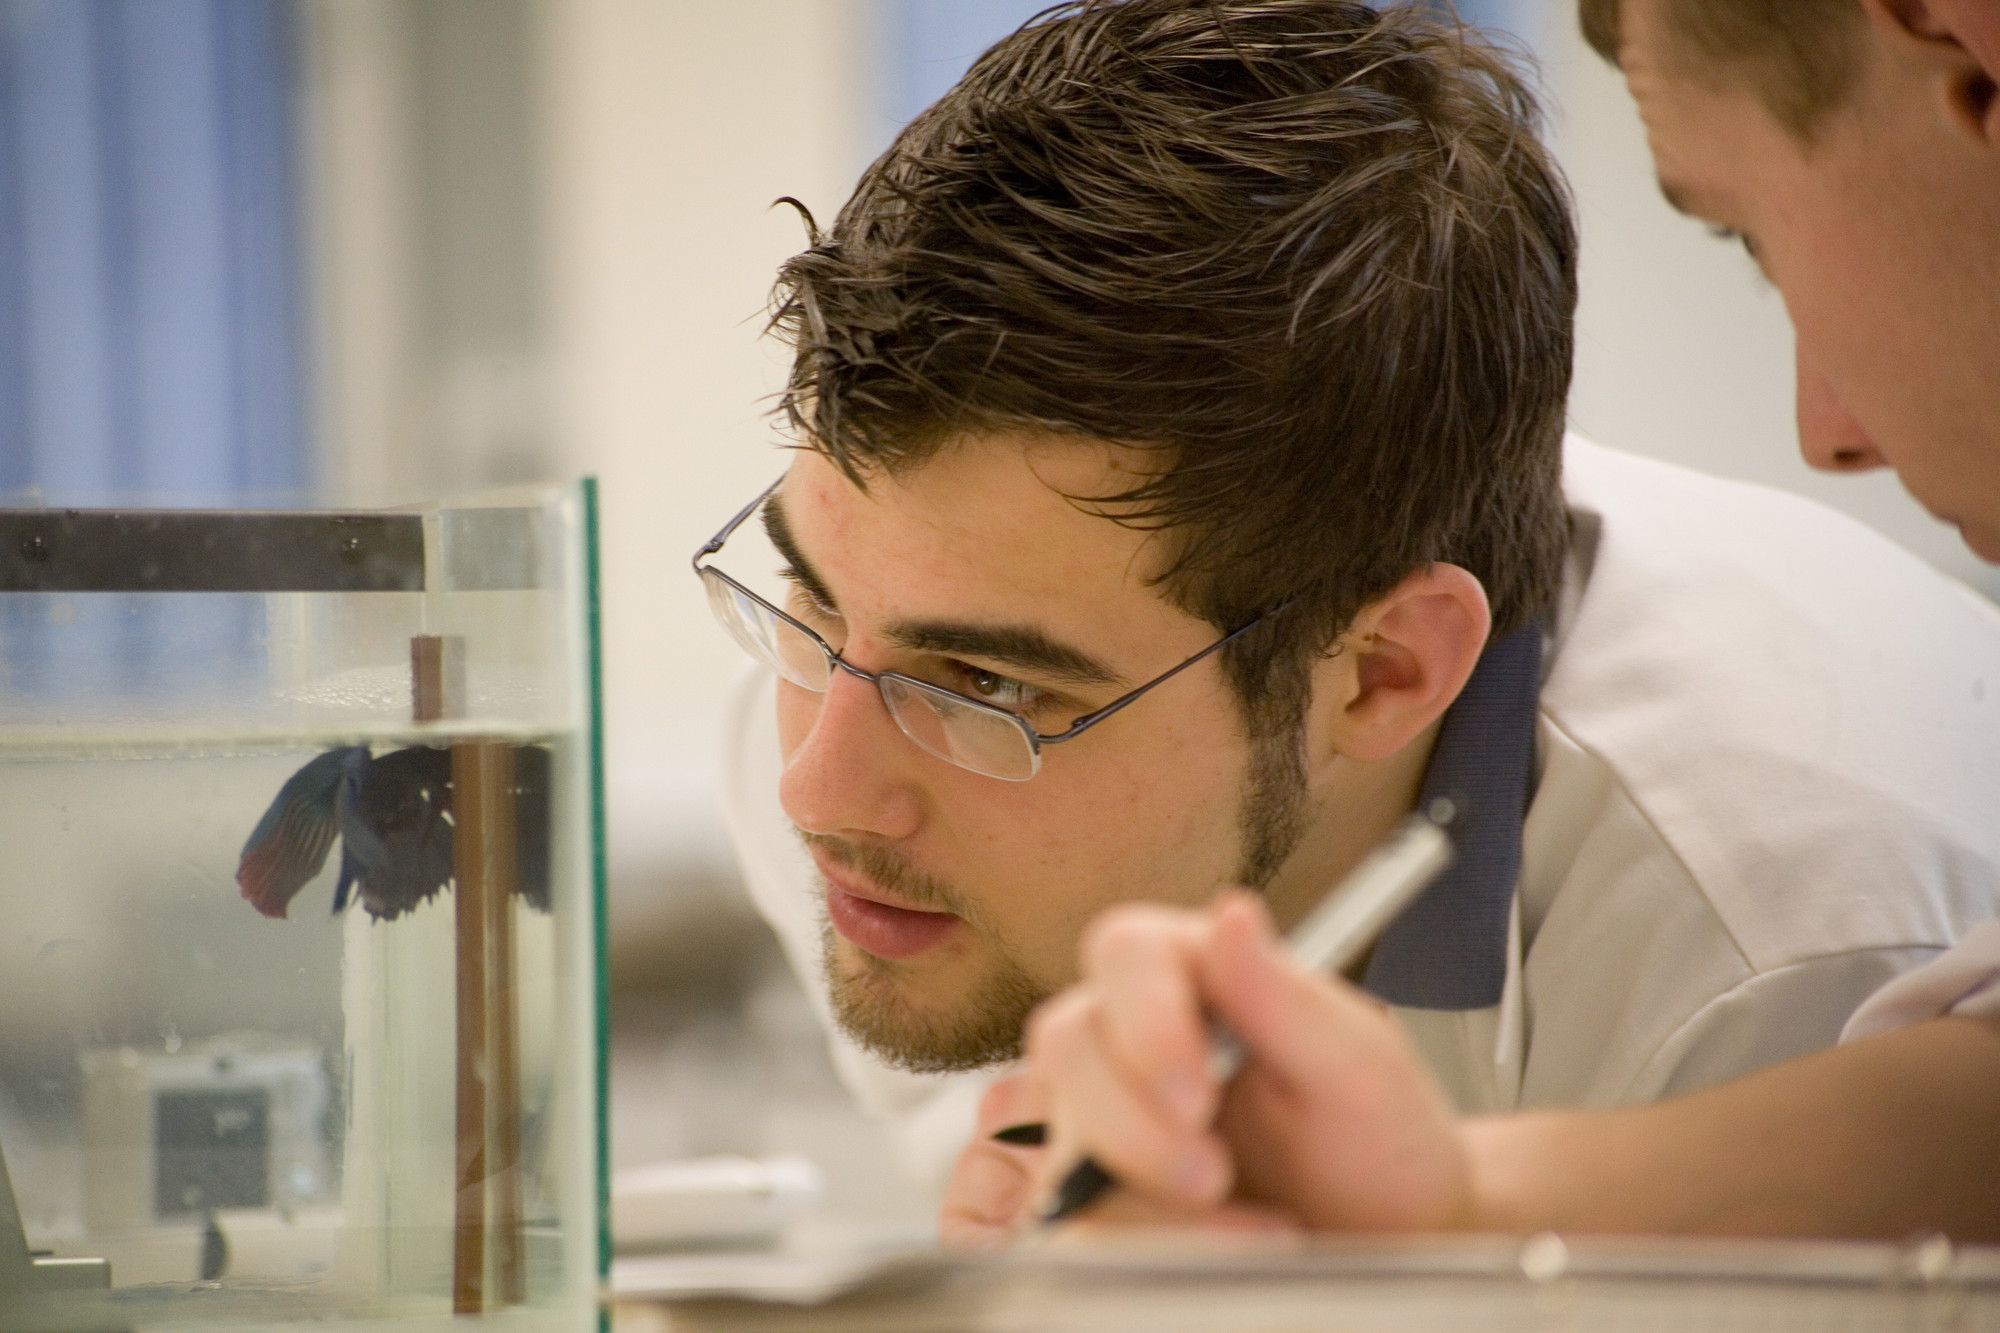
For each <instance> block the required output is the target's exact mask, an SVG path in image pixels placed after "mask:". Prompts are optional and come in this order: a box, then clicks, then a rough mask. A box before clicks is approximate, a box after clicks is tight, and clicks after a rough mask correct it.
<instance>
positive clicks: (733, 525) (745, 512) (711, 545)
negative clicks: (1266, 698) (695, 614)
mask: <svg viewBox="0 0 2000 1333" xmlns="http://www.w3.org/2000/svg"><path fill="white" fill-rule="evenodd" d="M784 482H785V479H784V478H783V477H780V478H778V479H777V480H776V481H774V482H772V483H771V484H770V485H769V486H766V487H765V488H764V489H763V490H761V491H759V492H758V493H757V498H756V499H754V500H752V501H751V502H750V503H749V504H747V505H744V506H743V509H742V511H741V512H740V513H738V514H737V515H736V517H735V518H732V519H730V520H729V521H728V522H727V523H725V524H723V525H722V531H720V532H718V533H716V534H715V535H714V536H713V537H710V538H709V539H708V540H707V541H705V542H703V543H702V544H701V549H700V550H698V551H696V552H695V553H694V559H693V560H691V561H690V562H689V563H690V564H692V565H693V566H694V572H695V573H697V574H699V573H701V561H702V557H703V556H710V555H714V554H715V553H716V552H717V551H720V550H721V549H722V544H723V543H724V542H726V541H728V540H729V536H730V534H731V533H733V532H735V531H736V529H738V528H740V527H742V526H743V523H744V520H745V519H747V518H749V517H750V515H752V514H754V513H756V512H757V506H758V505H761V504H763V503H764V501H766V500H768V499H770V498H771V492H773V491H775V490H777V489H778V487H780V486H782V485H784ZM1244 628H1245V629H1248V628H1249V626H1248V625H1246V626H1244Z"/></svg>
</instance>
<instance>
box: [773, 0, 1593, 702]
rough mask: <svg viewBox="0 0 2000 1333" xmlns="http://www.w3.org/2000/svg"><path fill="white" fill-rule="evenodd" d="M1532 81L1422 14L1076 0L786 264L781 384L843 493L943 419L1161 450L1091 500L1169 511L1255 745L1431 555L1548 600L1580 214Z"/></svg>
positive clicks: (1475, 41) (926, 445) (956, 430)
mask: <svg viewBox="0 0 2000 1333" xmlns="http://www.w3.org/2000/svg"><path fill="white" fill-rule="evenodd" d="M1536 119H1537V112H1536V106H1535V102H1534V99H1533V96H1532V95H1531V93H1530V92H1529V91H1528V89H1527V88H1526V87H1525V86H1524V85H1523V83H1522V81H1521V80H1520V78H1519V77H1517V76H1516V74H1515V73H1514V72H1513V71H1512V69H1511V68H1510V67H1509V65H1508V63H1507V62H1506V61H1505V60H1504V59H1503V58H1502V57H1501V56H1500V55H1499V54H1497V53H1496V52H1495V51H1494V50H1493V49H1491V48H1489V47H1488V46H1486V45H1484V44H1482V42H1481V41H1480V39H1479V38H1478V37H1477V36H1476V35H1474V34H1472V33H1469V32H1466V31H1464V30H1462V29H1461V28H1459V27H1458V26H1456V25H1450V24H1443V23H1440V22H1438V21H1437V20H1436V19H1434V18H1432V17H1430V16H1429V15H1428V14H1426V13H1425V12H1424V11H1423V10H1422V9H1421V8H1420V7H1418V6H1396V7H1390V8H1384V9H1381V10H1377V9H1374V8H1372V7H1370V6H1367V5H1362V4H1352V3H1337V2H1336V0H1212V2H1205V0H1125V3H1110V2H1109V0H1078V2H1077V3H1071V4H1065V5H1059V6H1057V7H1055V8H1053V9H1050V10H1047V11H1045V12H1044V13H1042V14H1041V15H1038V16H1037V17H1036V18H1035V19H1033V20H1031V21H1030V22H1029V23H1028V25H1027V26H1025V27H1023V28H1022V29H1021V30H1020V31H1018V32H1016V33H1015V34H1014V35H1012V36H1011V37H1008V38H1006V39H1005V40H1003V41H1001V42H1000V43H999V44H998V45H996V46H994V47H993V48H992V49H991V50H990V51H988V52H987V53H986V54H985V55H984V56H982V57H980V59H979V60H978V62H977V63H975V64H974V65H973V66H972V69H971V71H970V72H969V73H968V74H967V75H966V76H965V78H964V80H963V81H962V82H960V83H959V84H958V86H957V87H955V88H953V89H952V90H951V91H950V92H949V93H947V94H946V95H945V96H944V97H943V98H942V99H940V100H939V101H938V102H937V103H936V104H935V105H933V106H932V107H931V108H930V109H929V110H927V111H925V112H924V113H923V114H922V115H921V116H919V117H917V119H916V120H914V121H913V122H911V124H910V125H909V126H908V127H907V128H906V129H905V130H904V131H903V133H902V134H901V135H900V136H899V137H898V138H897V140H896V142H895V143H894V144H893V145H892V146H891V147H890V148H889V150H888V151H887V152H886V153H885V154H883V156H882V157H881V158H880V159H878V160H877V161H876V162H875V163H874V164H873V165H872V166H871V167H869V169H868V170H867V172H866V173H865V174H864V175H863V177H862V179H861V183H860V185H859V187H858V188H857V189H856V190H855V193H854V196H853V198H851V199H850V200H849V201H848V203H847V205H846V207H845V208H843V209H842V210H841V212H840V215H839V217H838V218H837V219H836V220H835V222H834V224H833V227H832V228H831V230H830V231H828V232H826V233H825V234H823V235H822V234H817V233H816V234H814V235H813V237H812V246H811V248H810V249H808V250H807V251H806V252H805V253H803V254H800V255H798V256H796V257H795V258H793V259H792V260H791V261H789V262H788V263H787V264H786V265H785V266H784V269H783V270H782V273H781V275H780V278H779V281H778V286H777V292H776V297H775V302H776V311H777V313H776V316H775V321H774V323H775V326H776V327H777V328H778V329H779V330H780V331H781V332H782V333H783V334H784V336H785V337H787V338H788V339H789V340H790V342H791V343H792V345H793V346H794V347H795V349H796V360H795V363H794V366H793V370H792V376H791V381H790V385H789V388H788V390H787V392H786V394H785V397H784V400H783V407H784V410H785V411H786V413H787V414H788V415H789V417H790V420H791V421H792V423H793V425H794V427H795V428H796V429H797V430H798V431H799V432H800V433H801V435H802V436H803V438H804V439H805V440H807V441H808V442H809V443H810V444H811V445H812V446H813V447H815V448H817V449H819V450H821V451H822V452H823V453H824V454H826V456H827V457H828V458H830V459H831V460H832V461H833V462H835V463H836V464H837V465H838V466H840V467H841V468H842V469H843V470H844V471H845V472H846V473H847V475H848V476H849V477H850V478H851V479H852V480H854V481H855V482H856V483H857V484H860V485H866V484H867V479H868V477H869V475H870V474H871V473H875V472H878V471H884V472H887V473H890V474H895V473H896V472H898V471H899V470H902V469H908V468H912V467H915V466H918V465H920V464H921V463H923V462H924V461H925V460H926V459H928V458H929V457H931V456H932V455H933V454H934V453H935V452H936V451H937V450H938V449H940V448H941V447H943V446H944V445H946V444H947V443H948V442H950V441H951V440H952V439H954V438H957V437H960V436H963V435H967V434H979V433H985V432H1003V431H1019V430H1033V431H1054V432H1064V433H1071V434H1075V435H1078V436H1084V437H1091V438H1095V439H1101V440H1111V441H1119V442H1123V443H1128V444H1134V445H1139V446H1143V447H1146V448H1149V449H1152V450H1156V451H1157V454H1158V466H1157V468H1156V469H1155V470H1153V471H1152V472H1151V474H1150V475H1148V476H1147V478H1146V479H1145V480H1144V481H1143V483H1142V484H1141V485H1139V486H1137V487H1136V488H1135V489H1133V490H1131V491H1129V492H1126V493H1124V494H1120V495H1116V496H1093V497H1076V498H1077V499H1078V500H1079V502H1086V501H1087V502H1088V503H1091V504H1093V505H1096V506H1098V507H1100V509H1101V511H1102V512H1106V513H1109V514H1115V516H1116V517H1117V519H1118V521H1120V522H1126V523H1133V524H1142V525H1146V526H1151V527H1156V528H1159V529H1163V530H1164V535H1165V536H1166V537H1167V538H1168V539H1169V540H1170V542H1171V543H1172V544H1171V546H1170V547H1169V550H1170V559H1169V561H1168V564H1167V567H1166V569H1165V571H1164V573H1163V574H1162V575H1161V576H1160V581H1161V584H1162V586H1163V588H1164V590H1165V594H1166V595H1167V596H1168V597H1169V598H1170V599H1171V600H1172V601H1173V602H1174V603H1175V604H1177V605H1179V606H1180V607H1182V608H1184V609H1186V610H1188V611H1189V612H1191V613H1193V614H1196V615H1199V616H1201V617H1203V618H1205V619H1207V620H1208V621H1210V622H1211V623H1213V624H1214V625H1215V626H1216V627H1217V628H1218V629H1233V628H1235V627H1237V626H1240V625H1242V624H1244V623H1246V622H1248V621H1249V620H1251V619H1252V618H1253V617H1255V616H1257V615H1258V614H1259V613H1261V612H1264V611H1267V610H1269V609H1271V608H1273V607H1276V606H1278V605H1280V604H1281V603H1285V602H1288V601H1290V602H1292V603H1293V605H1292V606H1291V608H1290V609H1289V610H1287V611H1286V612H1285V613H1284V614H1283V615H1280V616H1277V617H1274V618H1273V619H1272V620H1271V621H1270V622H1269V624H1268V625H1267V626H1263V627H1259V628H1258V629H1257V630H1256V631H1254V632H1252V633H1251V634H1248V635H1246V636H1244V638H1243V639H1241V640H1239V641H1238V643H1236V644H1233V645H1231V647H1230V649H1229V650H1228V652H1227V655H1226V657H1225V663H1224V665H1225V669H1226V671H1227V673H1228V675H1229V676H1230V678H1231V682H1232V684H1233V686H1234V688H1235V689H1236V691H1237V693H1238V695H1239V696H1240V697H1241V699H1242V701H1243V703H1244V706H1245V714H1246V717H1247V719H1248V721H1249V724H1250V729H1251V733H1252V735H1253V736H1267V737H1268V736H1274V735H1286V734H1289V730H1290V729H1295V728H1296V727H1297V725H1298V722H1299V719H1300V717H1301V715H1302V709H1303V707H1304V703H1305V700H1306V696H1307V693H1308V690H1309V673H1310V669H1311V662H1312V659H1313V658H1314V656H1315V655H1316V654H1318V653H1322V652H1324V651H1325V650H1326V649H1327V648H1328V646H1329V645H1330V644H1332V643H1333V641H1334V640H1335V639H1336V638H1337V637H1338V635H1339V633H1340V631H1341V630H1342V629H1344V628H1345V627H1346V626H1347V624H1348V623H1349V622H1350V621H1351V620H1352V618H1353V616H1354V615H1355V613H1356V612H1357V611H1359V610H1360V609H1361V608H1362V607H1363V606H1365V605H1367V604H1368V603H1369V602H1370V601H1372V600H1374V599H1376V598H1378V597H1380V596H1382V595H1383V594H1385V593H1387V592H1388V591H1389V590H1390V589H1392V588H1393V587H1394V586H1395V585H1396V584H1397V583H1398V582H1400V581H1401V580H1402V579H1403V578H1404V577H1405V576H1407V575H1408V574H1409V573H1411V572H1412V571H1413V570H1416V569H1418V568H1421V567H1422V566H1424V565H1426V564H1428V563H1430V562H1434V561H1449V562H1452V563H1454V564H1458V565H1462V566H1464V567H1465V568H1466V569H1468V570H1470V571H1471V572H1472V573H1473V574H1474V575H1476V576H1477V577H1478V578H1479V580H1480V582H1481V583H1483V584H1484V585H1485V587H1486V591H1487V595H1488V597H1489V598H1490V599H1491V601H1492V604H1493V609H1494V621H1495V625H1494V628H1495V633H1496V635H1497V634H1505V633H1506V632H1508V631H1509V630H1511V629H1513V628H1515V627H1517V626H1520V625H1523V624H1526V623H1527V622H1529V621H1530V620H1531V619H1533V618H1534V617H1535V616H1536V615H1537V614H1538V613H1539V612H1541V610H1542V609H1543V608H1544V607H1545V606H1546V605H1547V604H1548V603H1549V602H1550V600H1551V598H1552V596H1553V592H1554V589H1555V586H1556V581H1557V578H1558V573H1559V567H1560V565H1561V560H1562V553H1563V550H1564V546H1565V543H1566V540H1567V533H1568V529H1567V522H1566V517H1565V513H1564V509H1563V502H1562V497H1561V493H1560V488H1559V480H1560V438H1561V431H1562V422H1563V399H1564V395H1565V393H1566V391H1567V389H1568V385H1569V377H1570V323H1571V314H1572V310H1573V307H1574V305H1575V297H1576V284H1575V254H1576V238H1575V233H1574V229H1573V226H1572V223H1571V219H1570V214H1569V207H1568V199H1567V196H1566V193H1565V191H1564V188H1563V185H1562V183H1561V181H1560V179H1559V177H1558V174H1557V172H1556V170H1555V168H1554V167H1553V165H1552V164H1551V163H1550V160H1549V158H1548V156H1547V155H1546V154H1545V153H1544V151H1543V149H1542V147H1541V146H1540V144H1538V143H1537V142H1536V139H1535V137H1534V130H1535V124H1536Z"/></svg>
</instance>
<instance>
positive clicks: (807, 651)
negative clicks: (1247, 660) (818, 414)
mask: <svg viewBox="0 0 2000 1333" xmlns="http://www.w3.org/2000/svg"><path fill="white" fill-rule="evenodd" d="M778 484H779V483H777V482H773V483H771V485H770V486H769V487H767V488H766V489H765V490H764V493H763V494H762V495H759V496H758V497H757V498H756V499H755V500H752V501H751V502H750V504H749V505H748V506H746V507H745V508H744V510H743V512H742V513H740V514H738V515H737V516H736V517H735V518H732V519H730V520H729V522H728V524H727V525H726V526H724V528H723V529H722V531H720V532H718V533H716V534H715V536H714V537H712V538H710V539H709V540H708V541H707V542H705V543H704V544H703V545H702V548H701V549H700V550H699V551H696V552H695V553H694V572H695V573H696V574H697V575H698V576H699V577H700V578H701V581H702V585H703V587H705V588H706V589H707V591H708V604H709V607H710V609H712V610H713V611H714V612H715V618H716V619H717V620H718V621H720V622H721V624H722V628H723V629H725V630H727V631H728V632H729V637H731V638H732V639H734V640H736V642H737V643H738V644H739V645H741V647H742V648H743V651H745V652H747V653H749V654H750V656H752V657H754V658H756V659H757V660H758V661H759V662H762V663H763V664H764V665H765V666H767V667H769V668H771V670H773V671H775V672H777V673H778V674H779V675H780V676H782V677H784V679H786V680H788V681H790V682H791V683H792V684H794V685H797V686H799V687H800V688H801V689H807V690H811V691H812V692H813V693H815V694H824V693H826V691H827V690H828V689H829V688H831V687H832V684H833V673H834V669H835V668H836V667H837V668H839V669H840V670H842V671H845V672H846V673H847V674H848V675H850V676H854V677H856V678H858V679H860V680H865V681H867V682H868V683H870V684H871V685H873V686H874V687H875V690H876V693H878V694H879V695H881V696H882V705H883V707H885V708H887V709H888V710H889V716H890V717H891V718H894V719H895V722H896V726H897V727H898V728H899V729H901V731H902V733H903V734H904V735H905V736H908V737H909V738H910V739H911V740H913V741H915V742H916V743H917V745H918V747H919V748H921V749H923V750H924V751H925V752H926V753H928V754H932V755H935V756H937V757H938V758H939V759H943V760H945V761H946V762H947V763H953V764H957V765H958V766H959V767H960V768H966V769H970V770H972V771H973V772H974V773H983V774H985V775H986V776H987V777H993V778H1000V779H1002V780H1004V781H1007V782H1026V781H1027V780H1028V779H1029V778H1031V777H1033V776H1035V774H1036V773H1038V772H1040V771H1041V767H1042V747H1043V746H1044V745H1055V744H1057V743H1058V742H1061V741H1066V740H1073V739H1074V738H1076V737H1077V736H1080V735H1082V734H1083V733H1084V732H1085V731H1087V730H1089V729H1090V728H1091V727H1094V726H1096V725H1097V724H1098V723H1099V722H1102V721H1103V720H1104V719H1105V718H1107V717H1110V716H1111V715H1112V714H1113V713H1116V712H1118V711H1119V710H1120V709H1122V708H1124V707H1125V706H1126V705H1128V704H1131V703H1133V702H1135V701H1137V700H1138V699H1139V697H1140V696H1141V695H1144V694H1145V693H1146V692H1147V691H1149V690H1151V689H1153V688H1155V687H1156V686H1159V685H1163V684H1165V683H1166V682H1167V681H1169V680H1172V679H1173V678H1174V677H1175V676H1178V675H1179V674H1180V673H1181V672H1183V671H1186V670H1187V669H1188V668H1189V667H1191V666H1193V665H1194V664H1195V663H1196V662H1199V661H1201V660H1202V659H1203V658H1204V657H1207V656H1209V655H1210V654H1211V653H1215V652H1218V651H1220V650H1221V649H1222V648H1223V647H1224V646H1225V645H1227V644H1230V643H1233V642H1234V641H1235V640H1236V639H1238V638H1240V637H1241V636H1243V635H1244V634H1247V633H1249V632H1250V630H1252V629H1254V628H1255V627H1256V626H1258V625H1259V624H1262V623H1263V622H1264V621H1265V620H1267V619H1269V618H1270V617H1271V616H1274V615H1276V614H1277V613H1278V612H1280V611H1282V610H1284V609H1285V607H1286V606H1287V605H1289V604H1290V603H1289V602H1285V603H1280V604H1279V605H1277V606H1275V607H1272V608H1271V609H1270V610H1269V611H1266V612H1264V613H1263V614H1262V615H1259V616H1257V617H1256V618H1255V619H1253V620H1251V621H1250V622H1249V623H1248V624H1245V625H1242V626H1240V627H1239V628H1237V629H1234V630H1231V631H1230V632H1229V633H1227V634H1225V635H1223V636H1222V637H1221V638H1219V639H1217V640H1216V641H1215V642H1214V643H1211V644H1210V645H1208V647H1206V648H1204V649H1202V650H1201V651H1200V652H1198V653H1196V654H1195V655H1194V656H1193V657H1190V658H1189V659H1188V660H1187V661H1185V662H1182V663H1181V664H1180V665H1179V666H1177V667H1175V668H1173V669H1172V670H1171V671H1167V672H1165V673H1163V674H1161V675H1158V676H1155V677H1154V678H1153V679H1151V680H1149V681H1147V682H1146V683H1145V684H1144V685H1141V686H1140V687H1139V688H1138V689H1136V690H1133V691H1132V692H1131V693H1129V694H1125V695H1121V696H1120V697H1118V698H1116V699H1114V700H1112V701H1111V702H1110V703H1108V704H1106V705H1104V707H1102V708H1100V709H1097V710H1096V711H1095V712H1091V713H1085V714H1084V715H1083V716H1082V717H1079V718H1077V719H1075V720H1074V721H1072V722H1071V723H1070V724H1069V727H1068V728H1067V729H1065V730H1063V731H1059V732H1056V733H1054V734H1053V735H1050V734H1045V733H1043V732H1039V731H1036V730H1035V729H1034V728H1033V727H1031V726H1029V725H1028V723H1027V720H1026V719H1024V718H1023V717H1021V716H1020V715H1019V714H1018V713H1010V712H1008V711H1007V710H1006V709H1004V708H999V707H996V706H994V705H993V704H989V703H986V702H984V701H982V700H979V699H970V698H967V697H966V696H965V695H962V694H958V693H955V692H954V691H951V690H947V689H943V688H941V687H939V686H937V685H933V684H931V683H930V682H928V681H923V680H918V679H917V678H915V677H914V676H906V675H903V674H902V673H901V672H896V671H864V670H862V669H861V668H860V667H858V666H855V665H854V664H853V663H852V662H849V661H847V660H846V659H845V658H843V657H842V656H841V655H840V654H839V653H837V652H835V651H834V650H833V649H832V648H831V647H830V646H828V644H827V642H826V640H825V639H822V638H821V637H820V636H819V635H818V634H816V633H814V632H813V631H812V630H811V629H808V628H807V627H806V626H805V625H803V624H801V623H799V622H798V621H797V620H795V619H793V618H792V617H791V616H788V615H786V614H785V613H784V612H783V611H780V610H779V609H778V608H777V607H775V606H773V605H771V604H770V603H769V602H767V601H765V600H764V599H763V598H762V597H759V596H758V595H757V594H756V593H754V592H751V591H750V590H749V589H748V588H746V587H744V586H743V585H742V584H741V583H738V582H737V581H736V580H735V579H733V578H731V577H729V575H727V574H725V573H723V572H722V571H721V570H719V569H717V568H716V567H715V566H713V565H704V564H703V563H702V560H703V559H704V558H705V557H707V556H711V555H714V554H715V553H716V552H717V551H719V550H721V549H722V544H723V543H724V542H726V541H728V540H729V535H730V534H731V533H733V532H735V531H736V529H738V528H740V527H742V526H743V524H744V522H745V521H747V520H748V519H749V517H750V516H751V515H752V514H754V513H756V512H757V510H758V508H759V506H761V505H762V504H763V503H764V502H765V501H766V500H768V499H770V498H771V493H772V492H773V491H775V490H777V489H778Z"/></svg>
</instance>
